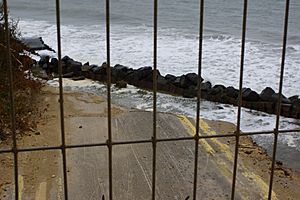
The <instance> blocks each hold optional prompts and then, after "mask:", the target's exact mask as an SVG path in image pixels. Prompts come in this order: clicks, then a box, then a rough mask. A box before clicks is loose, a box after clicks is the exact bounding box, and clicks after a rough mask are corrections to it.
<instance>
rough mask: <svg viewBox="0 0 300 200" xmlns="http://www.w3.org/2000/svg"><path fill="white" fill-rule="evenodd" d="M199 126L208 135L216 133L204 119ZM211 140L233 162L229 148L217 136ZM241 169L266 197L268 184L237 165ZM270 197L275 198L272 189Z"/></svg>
mask: <svg viewBox="0 0 300 200" xmlns="http://www.w3.org/2000/svg"><path fill="white" fill-rule="evenodd" d="M200 127H201V129H202V130H203V131H204V132H205V133H206V134H208V135H217V133H216V132H215V131H213V130H212V129H211V127H210V126H209V125H208V124H207V123H206V122H205V121H204V120H202V119H201V120H200ZM212 142H214V143H215V144H217V145H218V146H219V148H220V149H221V150H222V152H224V153H225V155H226V157H227V159H228V160H229V161H230V162H232V163H233V155H232V154H231V153H230V152H231V149H230V148H229V146H227V145H226V144H224V143H222V142H220V141H219V140H218V139H217V138H212ZM239 167H241V168H242V169H244V172H243V175H244V176H245V177H247V178H248V179H251V180H254V181H255V183H256V185H258V186H259V188H260V189H261V191H262V194H263V195H264V198H265V199H267V198H268V192H269V185H268V184H267V183H266V182H265V181H264V180H262V179H261V177H259V176H258V175H256V174H254V173H253V172H249V170H247V169H245V167H244V166H242V165H239ZM272 199H277V196H276V193H275V192H274V191H272Z"/></svg>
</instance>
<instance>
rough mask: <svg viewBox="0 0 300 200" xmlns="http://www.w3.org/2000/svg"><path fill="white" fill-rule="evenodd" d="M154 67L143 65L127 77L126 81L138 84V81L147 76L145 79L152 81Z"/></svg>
mask: <svg viewBox="0 0 300 200" xmlns="http://www.w3.org/2000/svg"><path fill="white" fill-rule="evenodd" d="M152 73H153V72H152V67H142V68H139V69H137V70H134V71H133V72H132V73H130V74H129V75H128V76H127V77H126V81H128V82H129V83H134V84H137V83H136V82H137V81H141V80H144V79H146V78H147V80H145V81H152V78H151V77H152Z"/></svg>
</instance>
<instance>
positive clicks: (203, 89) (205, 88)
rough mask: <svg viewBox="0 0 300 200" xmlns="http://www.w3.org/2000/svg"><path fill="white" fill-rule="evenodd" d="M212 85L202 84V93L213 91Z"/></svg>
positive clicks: (208, 83)
mask: <svg viewBox="0 0 300 200" xmlns="http://www.w3.org/2000/svg"><path fill="white" fill-rule="evenodd" d="M211 87H212V85H211V83H210V82H209V81H207V82H205V83H201V90H202V91H205V92H208V91H210V90H211Z"/></svg>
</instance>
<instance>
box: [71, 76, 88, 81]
mask: <svg viewBox="0 0 300 200" xmlns="http://www.w3.org/2000/svg"><path fill="white" fill-rule="evenodd" d="M84 79H85V77H84V76H76V77H73V78H72V80H73V81H82V80H84Z"/></svg>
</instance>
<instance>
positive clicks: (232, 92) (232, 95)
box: [225, 86, 239, 99]
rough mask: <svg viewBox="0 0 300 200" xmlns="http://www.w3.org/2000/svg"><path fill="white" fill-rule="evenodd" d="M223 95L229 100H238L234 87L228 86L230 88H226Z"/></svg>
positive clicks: (237, 91) (236, 90) (237, 93)
mask: <svg viewBox="0 0 300 200" xmlns="http://www.w3.org/2000/svg"><path fill="white" fill-rule="evenodd" d="M225 93H226V95H227V96H228V97H230V98H234V99H236V98H238V96H239V90H238V89H235V88H234V87H232V86H230V87H227V88H226V90H225Z"/></svg>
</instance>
